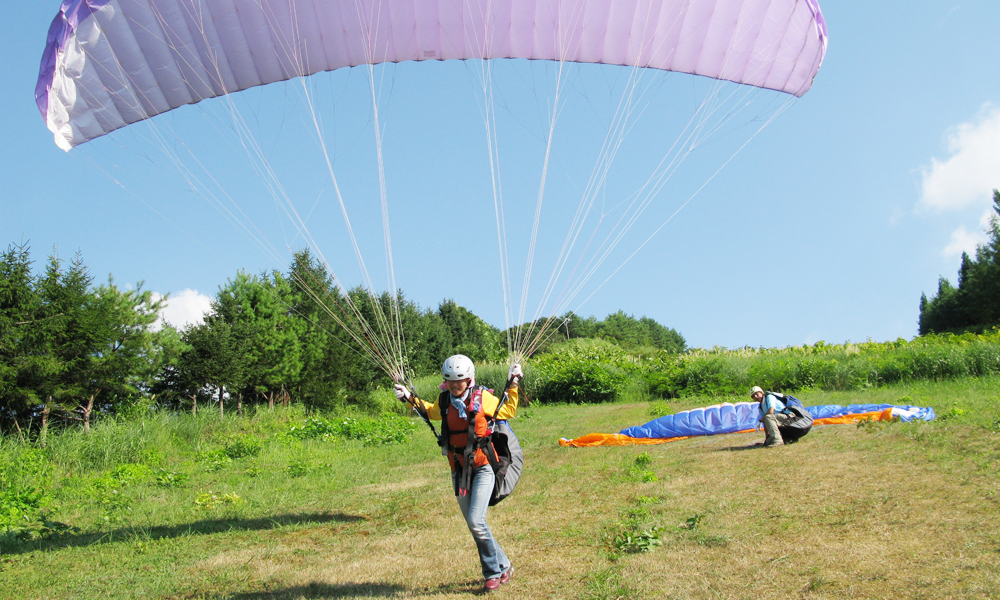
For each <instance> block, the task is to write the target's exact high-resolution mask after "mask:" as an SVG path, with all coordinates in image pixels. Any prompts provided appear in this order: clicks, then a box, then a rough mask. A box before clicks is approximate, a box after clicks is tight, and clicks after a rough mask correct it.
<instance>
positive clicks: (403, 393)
mask: <svg viewBox="0 0 1000 600" xmlns="http://www.w3.org/2000/svg"><path fill="white" fill-rule="evenodd" d="M392 393H394V394H396V400H399V401H400V402H409V401H410V397H411V396H412V395H413V394H411V393H410V390H408V389H406V386H404V385H403V384H401V383H397V384H396V385H394V386H392Z"/></svg>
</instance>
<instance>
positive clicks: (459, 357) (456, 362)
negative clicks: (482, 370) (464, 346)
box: [441, 354, 476, 381]
mask: <svg viewBox="0 0 1000 600" xmlns="http://www.w3.org/2000/svg"><path fill="white" fill-rule="evenodd" d="M441 375H442V376H443V377H444V378H445V380H447V381H461V380H463V379H475V378H476V365H474V364H472V359H471V358H469V357H468V356H466V355H464V354H456V355H455V356H449V357H448V358H447V359H446V360H445V361H444V365H443V366H442V367H441Z"/></svg>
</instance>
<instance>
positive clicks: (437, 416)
mask: <svg viewBox="0 0 1000 600" xmlns="http://www.w3.org/2000/svg"><path fill="white" fill-rule="evenodd" d="M413 400H414V402H416V404H417V406H420V407H421V408H423V409H424V411H425V412H427V416H428V417H429V418H431V419H434V420H435V421H440V420H441V410H440V408H439V407H438V403H437V402H436V401H435V402H433V403H431V402H424V401H423V400H421V399H420V398H417V397H416V396H414V397H413ZM517 402H518V395H517V386H516V385H512V386H510V389H509V390H507V402H506V403H504V405H503V408H502V409H500V414H498V415H497V416H496V418H497V419H499V420H502V421H504V420H507V419H513V418H514V414H515V413H516V412H517ZM482 403H483V404H482V406H483V413H485V414H486V415H487V416H489V417H490V418H493V413H494V412H496V409H497V405H498V404H500V399H499V398H497V397H496V396H494V395H493V394H491V393H490V391H489V390H486V389H484V390H483V398H482Z"/></svg>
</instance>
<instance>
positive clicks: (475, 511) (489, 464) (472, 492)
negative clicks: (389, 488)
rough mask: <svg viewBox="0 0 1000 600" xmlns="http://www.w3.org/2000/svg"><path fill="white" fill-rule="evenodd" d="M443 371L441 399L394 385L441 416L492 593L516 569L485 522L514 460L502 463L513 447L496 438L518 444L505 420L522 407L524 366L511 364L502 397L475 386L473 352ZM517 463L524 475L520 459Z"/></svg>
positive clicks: (405, 398)
mask: <svg viewBox="0 0 1000 600" xmlns="http://www.w3.org/2000/svg"><path fill="white" fill-rule="evenodd" d="M441 375H442V376H443V377H444V383H443V384H442V388H444V389H443V390H442V392H441V394H440V395H439V396H438V400H437V402H434V403H428V402H424V401H423V400H421V399H420V398H417V397H416V396H415V395H414V394H413V393H412V392H411V391H410V390H409V389H407V388H406V387H405V386H403V385H401V384H396V385H395V386H394V392H395V394H396V398H398V399H399V400H400V401H402V402H409V403H410V404H411V405H413V406H414V407H415V408H416V409H417V411H418V412H421V413H422V416H425V417H426V418H429V419H434V420H440V421H441V436H440V440H439V441H440V442H441V445H442V449H443V451H444V452H445V453H446V454H447V456H448V463H449V464H450V465H451V478H452V485H453V487H454V490H455V497H456V498H457V499H458V506H459V508H460V509H461V511H462V516H464V517H465V522H466V524H467V525H468V526H469V532H471V533H472V539H473V540H474V541H475V542H476V548H477V550H478V551H479V562H480V564H481V565H482V570H483V577H484V578H485V580H486V584H485V590H486V591H487V592H490V591H493V590H495V589H497V588H499V587H500V585H501V584H504V583H507V582H508V581H510V577H511V575H512V574H513V572H514V569H513V567H512V566H511V563H510V559H509V558H508V557H507V554H506V553H505V552H504V551H503V548H501V547H500V544H499V543H498V542H497V540H496V538H495V537H494V536H493V532H492V531H491V530H490V527H489V525H487V524H486V509H487V508H488V507H489V506H490V505H491V504H495V503H496V502H498V501H499V499H502V496H499V497H498V495H497V491H498V486H500V485H501V484H502V483H503V480H502V476H501V475H500V473H501V472H506V471H507V467H509V466H510V465H509V464H507V465H504V466H500V465H501V464H502V463H503V460H504V457H503V456H502V455H503V454H505V453H508V450H509V449H508V448H507V447H502V448H498V447H497V446H498V445H499V444H494V443H493V442H494V440H496V441H497V442H499V441H500V440H501V439H503V440H504V445H506V444H507V442H506V440H507V439H510V441H511V442H513V443H516V441H517V438H516V437H513V432H512V431H510V428H509V427H506V423H505V422H506V421H507V420H508V419H510V418H512V417H513V416H514V414H515V413H516V412H517V405H518V383H519V382H520V380H521V379H522V378H523V376H524V373H523V371H522V369H521V365H519V364H514V365H513V366H511V368H510V372H509V375H508V380H507V389H506V390H505V392H504V393H503V394H501V398H497V397H496V396H495V395H493V393H491V391H490V390H487V389H485V388H483V387H482V386H477V385H476V367H475V365H474V364H473V363H472V360H471V359H470V358H469V357H467V356H464V355H462V354H456V355H455V356H450V357H448V359H447V360H445V361H444V365H443V366H442V368H441ZM501 424H502V425H501ZM498 425H499V427H498ZM499 428H502V430H503V432H504V433H503V436H501V438H499V439H498V438H497V437H496V436H495V435H494V432H495V431H497V430H498V429H499ZM507 436H509V438H508V437H507ZM518 449H519V446H518ZM507 460H508V461H509V453H508V458H507ZM516 467H517V473H518V474H519V472H520V463H518V464H517V465H516ZM515 476H516V475H515ZM510 487H512V486H511V484H510V482H509V481H508V489H505V491H504V495H506V494H507V493H509V491H510V489H509V488H510Z"/></svg>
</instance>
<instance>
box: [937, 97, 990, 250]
mask: <svg viewBox="0 0 1000 600" xmlns="http://www.w3.org/2000/svg"><path fill="white" fill-rule="evenodd" d="M947 142H948V151H949V152H950V153H951V156H950V157H949V158H947V159H945V160H944V161H940V160H938V159H936V158H932V159H931V165H930V166H929V167H924V168H923V192H922V194H921V197H920V207H921V208H929V209H935V210H957V209H961V208H965V207H968V206H972V205H975V204H986V205H988V204H989V203H990V200H991V198H992V192H993V188H1000V107H997V106H993V105H992V104H985V105H984V106H983V108H982V110H981V111H980V113H979V115H978V117H977V118H976V120H975V121H974V122H969V123H962V124H961V125H958V126H957V127H955V128H953V129H952V131H951V132H949V133H948V136H947ZM956 233H958V232H956ZM953 243H954V238H953Z"/></svg>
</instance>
